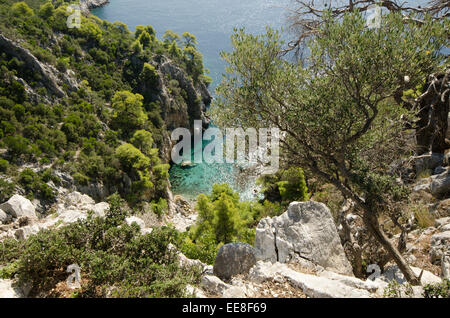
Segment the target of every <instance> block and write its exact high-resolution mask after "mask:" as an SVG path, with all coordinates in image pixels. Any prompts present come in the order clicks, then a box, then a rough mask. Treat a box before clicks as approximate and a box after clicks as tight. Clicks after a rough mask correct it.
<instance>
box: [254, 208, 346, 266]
mask: <svg viewBox="0 0 450 318" xmlns="http://www.w3.org/2000/svg"><path fill="white" fill-rule="evenodd" d="M255 249H256V258H257V260H263V261H271V262H280V263H287V262H295V260H296V259H306V260H308V261H311V262H313V263H314V264H317V265H320V266H322V267H323V268H325V269H327V270H330V271H334V272H337V273H341V274H347V275H353V274H352V267H351V265H350V263H349V261H348V260H347V258H346V256H345V252H344V249H343V247H342V245H341V242H340V239H339V235H338V233H337V230H336V226H335V224H334V221H333V217H332V215H331V213H330V210H329V209H328V208H327V207H326V206H325V205H324V204H323V203H318V202H314V201H308V202H292V203H291V204H290V205H289V208H288V210H287V211H286V212H285V213H283V214H282V215H280V216H278V217H274V218H265V219H262V220H261V221H260V222H259V224H258V227H257V228H256V236H255Z"/></svg>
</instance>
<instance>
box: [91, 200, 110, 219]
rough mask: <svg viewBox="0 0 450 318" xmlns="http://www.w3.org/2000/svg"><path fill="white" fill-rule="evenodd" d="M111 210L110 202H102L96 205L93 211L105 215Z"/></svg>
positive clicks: (98, 214) (97, 214) (101, 215)
mask: <svg viewBox="0 0 450 318" xmlns="http://www.w3.org/2000/svg"><path fill="white" fill-rule="evenodd" d="M108 210H109V203H106V202H100V203H97V204H96V205H94V208H93V209H92V211H94V213H95V215H96V216H100V217H105V215H106V212H107V211H108Z"/></svg>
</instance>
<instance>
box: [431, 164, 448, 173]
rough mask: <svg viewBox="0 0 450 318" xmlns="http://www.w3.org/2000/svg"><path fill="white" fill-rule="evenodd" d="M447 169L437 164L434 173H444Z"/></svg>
mask: <svg viewBox="0 0 450 318" xmlns="http://www.w3.org/2000/svg"><path fill="white" fill-rule="evenodd" d="M445 171H447V170H446V169H444V168H443V167H442V166H437V167H436V168H435V169H434V171H433V174H441V173H444V172H445Z"/></svg>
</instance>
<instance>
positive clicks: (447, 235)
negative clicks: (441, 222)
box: [430, 231, 450, 265]
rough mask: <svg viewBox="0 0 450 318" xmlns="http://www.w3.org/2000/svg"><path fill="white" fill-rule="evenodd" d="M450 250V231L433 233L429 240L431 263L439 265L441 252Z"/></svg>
mask: <svg viewBox="0 0 450 318" xmlns="http://www.w3.org/2000/svg"><path fill="white" fill-rule="evenodd" d="M448 250H450V232H448V231H446V232H441V233H437V234H434V235H433V236H432V237H431V240H430V257H431V262H432V263H433V264H436V265H439V264H440V262H441V259H442V254H443V253H445V251H448Z"/></svg>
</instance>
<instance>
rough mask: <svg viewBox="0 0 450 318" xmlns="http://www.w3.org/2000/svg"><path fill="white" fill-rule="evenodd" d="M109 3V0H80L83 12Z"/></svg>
mask: <svg viewBox="0 0 450 318" xmlns="http://www.w3.org/2000/svg"><path fill="white" fill-rule="evenodd" d="M108 3H109V0H80V8H81V10H82V11H83V12H89V10H90V9H94V8H98V7H102V6H104V5H106V4H108Z"/></svg>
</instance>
